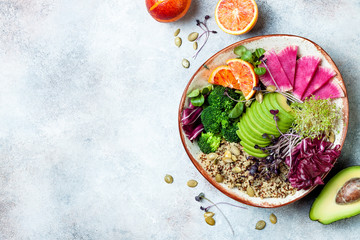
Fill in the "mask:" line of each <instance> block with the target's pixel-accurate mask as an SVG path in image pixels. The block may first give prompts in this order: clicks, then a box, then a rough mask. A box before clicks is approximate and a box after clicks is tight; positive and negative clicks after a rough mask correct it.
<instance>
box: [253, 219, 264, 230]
mask: <svg viewBox="0 0 360 240" xmlns="http://www.w3.org/2000/svg"><path fill="white" fill-rule="evenodd" d="M265 226H266V222H265V221H263V220H260V221H258V222H257V223H256V225H255V229H257V230H262V229H264V228H265Z"/></svg>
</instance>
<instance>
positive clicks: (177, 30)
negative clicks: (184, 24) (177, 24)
mask: <svg viewBox="0 0 360 240" xmlns="http://www.w3.org/2000/svg"><path fill="white" fill-rule="evenodd" d="M179 33H180V28H178V29H176V31H175V32H174V37H176V36H177V35H179Z"/></svg>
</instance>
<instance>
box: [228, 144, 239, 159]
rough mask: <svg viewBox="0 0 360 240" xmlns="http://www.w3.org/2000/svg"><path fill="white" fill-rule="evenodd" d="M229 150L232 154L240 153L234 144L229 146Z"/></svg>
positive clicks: (237, 154)
mask: <svg viewBox="0 0 360 240" xmlns="http://www.w3.org/2000/svg"><path fill="white" fill-rule="evenodd" d="M230 152H232V154H234V155H235V156H239V155H240V150H239V149H238V148H237V147H236V146H234V145H232V146H231V147H230Z"/></svg>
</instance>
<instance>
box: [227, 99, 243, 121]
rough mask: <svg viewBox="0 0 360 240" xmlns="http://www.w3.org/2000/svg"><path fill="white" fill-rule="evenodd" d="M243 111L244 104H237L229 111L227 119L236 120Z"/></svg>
mask: <svg viewBox="0 0 360 240" xmlns="http://www.w3.org/2000/svg"><path fill="white" fill-rule="evenodd" d="M243 111H244V103H243V102H238V103H237V104H236V105H235V107H234V108H233V109H232V110H231V111H230V113H229V118H238V117H240V116H241V114H242V112H243Z"/></svg>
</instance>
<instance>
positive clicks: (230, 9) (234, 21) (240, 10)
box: [215, 0, 258, 35]
mask: <svg viewBox="0 0 360 240" xmlns="http://www.w3.org/2000/svg"><path fill="white" fill-rule="evenodd" d="M257 19H258V7H257V4H256V2H255V1H254V0H220V1H219V2H218V4H217V5H216V9H215V20H216V23H217V24H218V25H219V27H220V28H221V30H223V31H224V32H226V33H230V34H233V35H240V34H244V33H247V32H248V31H250V30H251V29H252V28H253V27H254V26H255V24H256V21H257Z"/></svg>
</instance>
